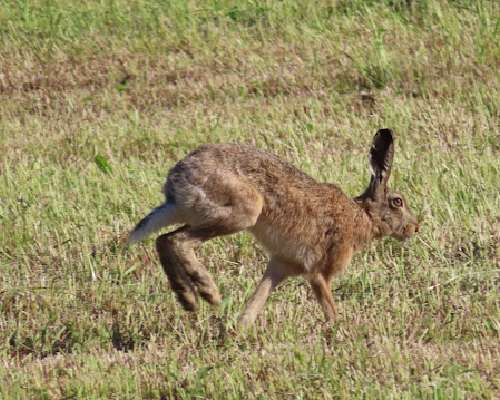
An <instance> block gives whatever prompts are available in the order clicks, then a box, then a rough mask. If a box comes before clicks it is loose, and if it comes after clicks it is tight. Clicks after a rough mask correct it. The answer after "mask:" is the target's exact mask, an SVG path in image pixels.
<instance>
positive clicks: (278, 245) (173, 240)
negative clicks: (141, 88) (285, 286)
mask: <svg viewBox="0 0 500 400" xmlns="http://www.w3.org/2000/svg"><path fill="white" fill-rule="evenodd" d="M393 153H394V145H393V135H392V132H391V131H390V130H388V129H381V130H380V131H379V132H378V133H377V134H376V135H375V138H374V141H373V146H372V149H371V151H370V161H371V165H372V169H373V176H372V178H371V181H370V184H369V186H368V188H367V189H366V190H365V192H364V193H363V194H362V195H361V196H358V197H356V198H354V199H351V198H349V197H348V196H346V195H345V194H344V193H343V192H342V191H341V190H340V189H339V188H338V187H337V186H336V185H333V184H325V183H318V182H316V181H315V180H314V179H313V178H311V177H310V176H308V175H306V174H304V173H303V172H301V171H300V170H298V169H296V168H295V167H293V166H292V165H290V164H288V163H287V162H285V161H282V160H281V159H279V158H277V157H275V156H273V155H271V154H268V153H266V152H263V151H260V150H257V149H255V148H253V147H249V146H243V145H235V144H223V145H204V146H201V147H199V148H198V149H196V150H195V151H193V152H192V153H191V154H189V155H188V156H187V157H186V158H185V159H183V160H181V161H179V162H178V163H177V164H176V165H175V166H174V167H173V168H172V170H171V171H170V173H169V175H168V178H167V182H166V184H165V187H164V192H165V195H166V197H167V203H166V205H164V206H163V210H164V211H162V212H163V214H162V216H161V221H160V220H159V219H158V218H160V217H156V216H155V215H157V214H155V212H153V213H151V214H150V215H149V216H148V217H146V218H145V219H144V220H143V221H141V222H140V223H139V224H138V226H137V227H136V230H135V231H134V232H133V235H135V236H134V240H139V239H135V237H138V238H141V237H142V236H144V235H146V234H148V233H149V231H148V230H147V229H145V228H144V226H145V225H147V223H148V219H150V218H151V219H154V218H157V220H156V221H155V223H157V221H160V222H161V223H162V224H164V225H167V224H170V223H183V224H184V226H183V227H182V228H180V229H178V230H177V231H174V232H171V233H168V234H166V235H161V236H160V237H159V238H158V239H157V250H158V253H159V256H160V262H161V264H162V266H163V268H164V270H165V272H166V273H167V276H168V278H169V281H170V284H171V287H172V289H173V290H174V291H175V292H176V293H177V296H178V299H179V301H180V303H181V304H182V305H183V306H184V307H185V308H186V309H187V310H195V309H196V305H197V293H199V294H200V295H201V296H202V297H203V298H205V299H206V300H207V301H209V302H210V303H212V304H216V303H218V302H219V301H220V295H219V292H218V290H217V287H216V286H215V284H214V282H213V280H212V278H211V277H210V275H209V273H208V271H207V270H206V268H205V267H204V266H203V265H202V264H200V262H199V261H198V260H197V258H196V255H195V249H196V247H197V246H198V245H200V244H201V243H203V242H204V241H206V240H209V239H211V238H213V237H216V236H220V235H227V234H232V233H235V232H238V231H242V230H248V231H250V232H251V233H252V234H253V235H254V236H255V237H256V239H257V240H258V241H259V242H260V243H262V244H263V245H264V247H265V248H266V249H267V251H268V252H269V254H270V256H271V260H270V262H269V265H268V267H267V269H266V272H265V274H264V277H263V278H262V281H261V282H260V283H259V285H258V287H257V289H256V291H255V293H254V294H253V296H252V297H251V299H250V300H249V301H248V304H247V306H246V309H245V311H244V312H243V314H242V316H241V319H240V322H241V324H242V325H248V324H251V323H252V322H253V321H254V320H255V317H256V316H257V314H258V312H259V311H260V310H261V309H262V307H263V306H264V303H265V301H266V299H267V297H268V296H269V295H270V293H271V292H272V290H273V289H274V288H275V287H276V286H277V285H278V284H279V283H280V282H281V281H283V280H284V279H286V278H287V277H289V276H292V275H303V276H305V277H306V279H308V280H309V282H310V283H311V286H312V288H313V291H314V294H315V296H316V298H317V299H318V302H319V303H320V304H321V306H322V308H323V311H324V313H325V316H326V318H327V319H329V320H331V319H333V318H334V317H335V306H334V302H333V298H332V294H331V291H330V284H331V281H332V278H333V276H334V275H335V274H337V273H339V272H342V271H343V270H344V269H345V268H346V266H347V265H348V264H349V262H350V260H351V258H352V255H353V253H354V252H355V251H357V250H359V249H360V248H361V247H362V246H363V245H365V244H366V243H368V242H369V241H371V240H372V239H379V238H381V237H383V236H386V235H392V236H394V237H397V238H399V239H405V238H407V237H410V236H411V235H413V234H414V233H415V232H417V231H418V224H417V221H416V219H415V217H414V216H413V215H412V214H411V212H410V211H409V209H408V208H407V207H406V205H405V204H404V200H403V199H402V197H401V196H400V195H397V194H395V193H391V192H390V191H389V189H388V187H387V181H388V179H389V176H390V170H391V165H392V158H393ZM400 201H401V202H402V204H401V205H400ZM158 215H159V214H158ZM141 229H143V230H144V233H143V234H142V233H141ZM151 229H153V228H150V229H149V230H151ZM154 229H156V228H154Z"/></svg>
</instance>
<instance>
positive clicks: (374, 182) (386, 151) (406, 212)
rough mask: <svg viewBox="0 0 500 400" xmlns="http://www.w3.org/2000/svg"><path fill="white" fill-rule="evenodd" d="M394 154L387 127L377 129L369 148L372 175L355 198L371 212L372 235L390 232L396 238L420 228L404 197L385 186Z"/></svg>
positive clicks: (411, 234) (391, 137) (390, 135)
mask: <svg viewBox="0 0 500 400" xmlns="http://www.w3.org/2000/svg"><path fill="white" fill-rule="evenodd" d="M393 156H394V137H393V134H392V131H391V130H390V129H380V130H379V131H378V132H377V134H376V135H375V137H374V138H373V144H372V147H371V149H370V164H371V167H372V177H371V180H370V184H369V185H368V187H367V188H366V190H365V191H364V193H363V194H362V195H361V196H358V197H356V198H355V201H356V202H357V203H358V204H359V205H360V206H361V207H362V208H363V209H364V210H365V211H366V213H367V214H368V215H369V216H370V218H371V220H372V222H373V224H374V227H375V235H376V236H378V237H381V236H386V235H390V236H393V237H395V238H397V239H399V240H405V239H408V238H409V237H411V236H413V234H415V233H416V232H418V230H419V224H418V222H417V219H416V218H415V216H414V215H413V214H412V212H411V210H410V209H409V208H408V205H407V203H406V201H405V199H404V197H403V196H402V195H401V194H399V193H396V192H393V191H391V190H390V189H389V187H388V186H387V181H388V180H389V177H390V175H391V167H392V159H393Z"/></svg>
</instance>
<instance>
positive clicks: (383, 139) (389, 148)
mask: <svg viewBox="0 0 500 400" xmlns="http://www.w3.org/2000/svg"><path fill="white" fill-rule="evenodd" d="M393 158H394V136H393V134H392V131H391V130H390V129H387V128H383V129H380V130H379V131H378V132H377V133H376V134H375V137H374V138H373V144H372V147H371V149H370V165H371V167H372V177H371V181H370V186H369V187H368V188H367V190H366V192H365V193H366V195H368V196H369V197H371V198H372V199H374V200H381V199H382V198H384V196H385V193H386V188H387V181H388V180H389V177H390V176H391V167H392V159H393Z"/></svg>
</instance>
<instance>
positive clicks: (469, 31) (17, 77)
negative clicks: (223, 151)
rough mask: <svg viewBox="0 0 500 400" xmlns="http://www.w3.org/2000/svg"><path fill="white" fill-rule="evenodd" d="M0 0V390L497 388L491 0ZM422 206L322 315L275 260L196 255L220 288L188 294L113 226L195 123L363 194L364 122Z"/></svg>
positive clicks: (411, 394)
mask: <svg viewBox="0 0 500 400" xmlns="http://www.w3.org/2000/svg"><path fill="white" fill-rule="evenodd" d="M303 3H305V2H298V1H297V2H296V1H292V0H285V1H280V2H273V1H269V2H266V1H252V2H250V1H248V2H246V1H238V2H237V1H215V0H213V1H208V0H204V1H198V2H194V1H188V2H183V1H160V0H153V1H144V0H134V1H124V0H114V1H109V2H107V1H97V0H95V1H86V2H77V1H69V0H34V1H12V0H7V1H3V2H2V4H1V5H0V174H1V176H0V272H1V273H0V382H1V384H0V399H4V398H5V399H11V398H12V399H15V398H19V399H25V398H36V399H38V398H40V399H49V398H50V399H52V398H102V399H107V398H120V399H123V398H130V399H136V398H148V399H160V398H161V399H166V398H186V399H187V398H196V397H199V398H258V399H264V398H307V399H312V398H338V399H341V398H369V399H371V398H381V399H382V398H383V399H385V398H398V399H399V398H406V399H414V398H422V399H449V398H452V399H472V398H477V399H493V398H496V397H497V396H498V393H499V386H500V382H499V380H498V376H499V375H500V363H499V348H498V339H499V337H498V328H499V309H498V304H499V302H498V283H499V271H500V263H499V258H500V248H499V242H500V213H499V211H498V210H500V197H499V195H498V186H499V172H500V162H499V159H500V157H499V156H500V154H499V153H500V140H499V125H500V124H499V122H500V119H499V117H500V113H499V110H500V107H499V102H500V90H499V89H500V88H499V75H498V70H499V67H500V52H499V46H498V43H499V40H498V39H499V36H500V35H499V27H500V25H499V22H498V21H499V17H500V6H499V5H498V2H494V1H465V0H463V1H453V2H441V1H435V0H426V1H418V2H417V1H375V0H373V1H337V2H330V1H320V0H317V1H311V2H307V5H304V4H303ZM382 126H388V127H391V128H393V129H394V131H395V133H396V134H397V149H396V155H395V168H394V172H393V177H392V178H391V180H392V186H394V187H395V188H397V189H398V190H400V191H401V192H402V193H404V194H405V195H406V197H407V198H408V200H409V201H410V203H411V205H412V207H413V209H414V210H415V211H416V213H417V214H418V215H420V216H421V217H422V218H423V220H424V223H423V226H422V229H421V232H420V233H419V234H418V236H417V237H415V239H413V240H412V241H411V242H408V243H405V244H401V243H399V242H396V241H393V240H390V239H388V240H386V241H384V242H382V243H378V244H377V245H374V246H371V247H370V248H369V249H367V250H366V251H365V252H364V253H361V254H359V255H357V256H356V257H355V259H354V260H353V262H352V264H351V265H350V267H349V269H348V271H347V272H346V274H344V275H343V276H342V277H340V278H339V279H337V280H336V281H335V283H334V285H333V287H332V290H333V291H334V295H335V299H336V301H337V303H338V304H339V308H340V317H339V319H338V321H337V322H336V323H335V324H333V325H330V326H328V325H323V323H322V321H323V316H322V313H321V310H320V309H319V306H318V305H317V304H316V303H315V302H314V300H313V298H312V293H311V291H310V289H309V287H308V286H307V285H306V284H305V283H304V282H303V281H302V280H300V279H296V280H290V281H288V282H287V283H285V284H284V285H283V286H282V287H281V288H280V289H278V290H277V291H276V292H275V293H274V294H273V295H272V296H271V298H270V300H269V302H268V304H267V307H266V309H265V312H264V313H263V314H262V315H261V316H260V317H259V318H258V320H257V323H256V327H255V330H254V331H252V332H250V333H249V334H246V335H238V334H237V333H236V331H235V321H236V319H237V317H238V315H239V313H240V312H241V310H242V307H243V304H244V302H245V299H246V298H248V296H249V295H250V293H251V292H252V290H253V288H254V286H255V284H256V282H257V281H258V279H260V276H261V274H262V272H263V269H264V267H265V263H266V256H265V254H264V252H263V251H262V249H261V248H259V247H258V246H255V244H254V242H253V240H252V238H251V237H250V236H249V235H246V234H240V235H236V236H233V237H230V238H225V239H217V240H214V241H212V242H210V243H208V244H207V245H205V246H204V247H203V249H202V251H201V254H200V258H201V259H202V260H203V262H204V263H205V265H207V266H208V268H209V270H210V271H211V272H212V273H213V274H214V276H215V277H216V281H217V283H218V285H219V288H220V290H221V293H222V294H223V296H224V301H223V304H222V305H221V306H220V307H218V308H216V309H214V308H210V307H208V306H206V305H203V306H202V308H201V310H200V312H199V313H198V314H197V315H189V314H186V313H184V312H183V311H182V310H181V308H180V307H179V306H178V304H177V303H176V302H175V299H174V296H173V295H172V292H171V291H170V290H169V288H168V283H167V280H166V277H165V276H164V275H163V273H162V271H161V268H160V266H159V264H158V261H157V258H156V255H155V251H154V245H153V239H151V240H149V241H147V242H145V243H144V244H141V245H138V246H134V247H132V248H130V249H127V248H124V247H123V245H122V242H121V240H122V238H123V237H124V235H126V234H127V232H128V231H129V229H130V228H131V227H132V226H133V225H134V224H135V223H136V222H137V221H138V220H139V218H141V217H142V216H143V215H144V214H145V213H146V212H148V211H149V210H150V208H152V207H154V206H156V205H157V204H158V203H159V202H160V201H162V195H161V193H160V188H161V185H162V183H163V181H164V179H165V176H166V173H167V171H168V169H169V168H170V167H171V166H172V165H173V164H174V163H175V161H176V160H177V159H178V158H180V157H182V156H183V155H185V154H186V153H187V152H188V151H189V150H191V149H193V148H194V147H195V146H197V145H198V144H201V143H205V142H244V143H251V144H254V145H257V146H259V147H262V148H265V149H268V150H270V151H272V152H275V153H277V154H279V155H280V156H282V157H284V158H286V159H288V160H290V161H292V162H293V163H294V164H296V165H297V166H299V167H301V168H302V169H304V170H305V171H306V172H308V173H309V174H311V175H313V176H314V177H316V178H317V179H318V180H321V181H331V182H336V183H338V184H339V185H340V186H341V187H342V188H343V189H344V190H345V192H346V193H348V194H350V195H353V196H354V195H356V194H359V193H360V192H361V191H362V189H363V188H364V186H365V185H366V183H367V181H368V177H369V176H368V162H367V152H368V146H369V143H370V141H371V138H372V136H373V134H374V132H375V131H376V129H377V128H379V127H382Z"/></svg>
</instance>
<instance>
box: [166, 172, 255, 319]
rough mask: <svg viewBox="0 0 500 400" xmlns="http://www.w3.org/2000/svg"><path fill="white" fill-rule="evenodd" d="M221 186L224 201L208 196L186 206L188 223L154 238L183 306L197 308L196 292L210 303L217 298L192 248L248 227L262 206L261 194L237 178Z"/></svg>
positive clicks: (214, 302)
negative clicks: (204, 199)
mask: <svg viewBox="0 0 500 400" xmlns="http://www.w3.org/2000/svg"><path fill="white" fill-rule="evenodd" d="M220 187H221V188H222V189H223V190H224V195H225V200H226V201H227V203H226V204H227V205H217V204H215V203H214V202H212V201H210V200H207V201H200V202H197V203H195V204H193V205H192V208H191V209H189V210H186V211H187V212H188V213H189V214H190V215H189V219H190V222H189V223H190V225H185V226H184V227H182V228H180V229H178V230H177V231H175V232H171V233H168V234H165V235H161V236H160V237H159V238H158V239H157V242H156V243H157V250H158V253H159V255H160V261H161V264H162V266H163V269H164V270H165V272H166V274H167V276H168V278H169V281H170V285H171V287H172V289H173V290H174V291H175V292H176V293H177V297H178V299H179V301H180V303H181V304H182V305H183V306H184V308H185V309H186V310H195V309H196V301H197V300H196V293H197V292H198V293H199V294H200V295H201V296H202V297H203V298H204V299H205V300H206V301H208V302H209V303H211V304H218V303H219V302H220V294H219V291H218V289H217V286H216V285H215V283H214V281H213V279H212V277H211V276H210V274H209V273H208V271H207V270H206V268H205V267H204V266H203V265H202V264H201V263H200V262H199V261H198V259H197V258H196V254H195V249H196V248H197V247H198V246H199V245H200V244H201V243H203V242H205V241H207V240H209V239H212V238H214V237H216V236H221V235H228V234H232V233H236V232H238V231H241V230H244V229H247V228H250V227H251V226H253V225H255V223H256V221H257V218H258V216H259V214H260V212H261V210H262V198H261V196H260V194H259V193H258V192H257V191H256V190H255V189H254V188H253V187H251V186H249V185H246V184H245V183H242V182H238V181H237V180H232V181H231V182H227V181H226V182H221V184H220ZM202 198H203V197H202Z"/></svg>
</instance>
